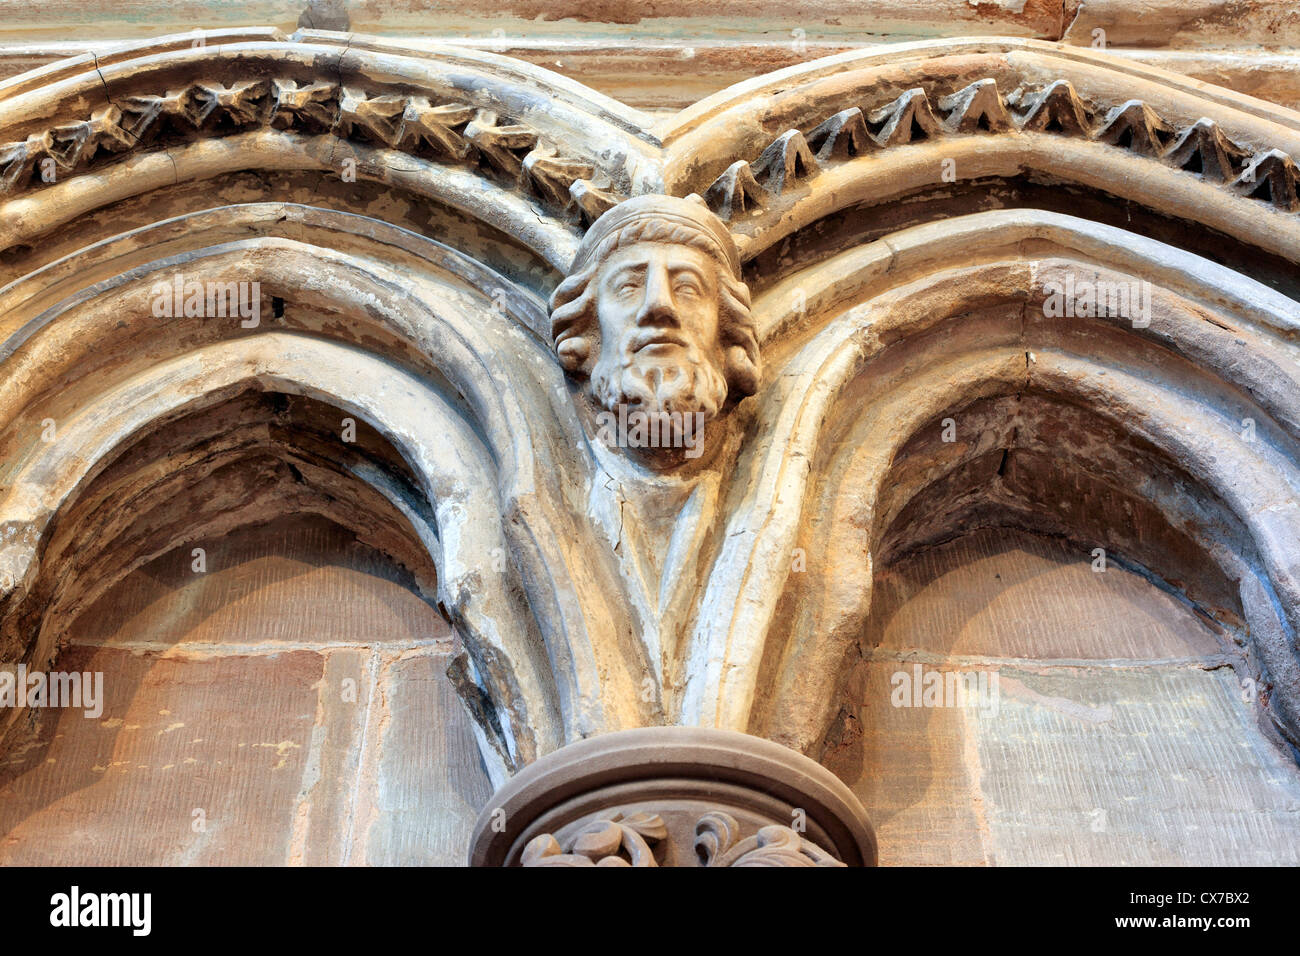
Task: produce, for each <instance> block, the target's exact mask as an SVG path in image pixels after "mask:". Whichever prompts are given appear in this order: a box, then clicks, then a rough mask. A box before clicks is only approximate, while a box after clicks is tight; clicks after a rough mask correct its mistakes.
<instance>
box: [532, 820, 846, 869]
mask: <svg viewBox="0 0 1300 956" xmlns="http://www.w3.org/2000/svg"><path fill="white" fill-rule="evenodd" d="M739 832H740V824H739V823H738V822H737V821H736V819H735V817H733V816H731V815H730V814H729V813H724V812H723V811H721V810H710V811H709V812H707V813H705V814H704V815H703V816H702V817H700V819H699V822H698V823H697V824H696V825H695V851H696V858H697V859H698V860H699V861H700V865H702V866H707V867H715V868H718V867H751V866H827V867H843V866H844V864H843V863H841V862H840V861H839V860H837V859H835V857H834V856H832V855H831V854H829V853H827V852H826V851H825V850H823V849H822V848H821V847H819V846H817V844H815V843H813V842H812V841H811V840H807V839H805V838H804V837H802V836H800V835H799V834H798V833H796V832H795V831H794V830H793V829H791V828H790V827H786V826H778V825H775V824H773V825H771V826H765V827H763V828H761V829H760V830H759V831H758V832H757V833H755V834H754V835H752V836H749V837H746V838H744V839H740V838H739V836H738V834H739ZM668 839H670V835H669V830H668V827H667V825H666V824H665V823H664V820H663V818H662V817H661V816H659V815H658V814H653V813H645V812H639V813H633V814H628V815H624V814H623V813H622V812H621V811H617V810H616V811H614V812H613V813H611V814H609V815H608V816H604V817H601V818H600V819H597V820H593V821H592V822H590V823H588V824H586V825H585V826H583V827H582V828H581V829H580V830H579V831H578V832H577V833H575V834H574V835H573V836H571V837H570V838H569V839H568V841H567V846H561V844H560V841H559V840H557V839H556V838H555V836H554V835H553V834H550V833H543V834H541V835H539V836H536V837H533V839H532V840H530V841H529V842H528V845H527V846H526V847H525V848H524V852H523V854H522V856H521V857H520V865H522V866H525V867H539V866H605V867H609V866H630V867H658V866H659V863H658V861H657V860H656V859H655V854H654V845H655V844H659V843H662V842H663V841H665V840H668Z"/></svg>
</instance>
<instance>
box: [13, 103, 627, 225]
mask: <svg viewBox="0 0 1300 956" xmlns="http://www.w3.org/2000/svg"><path fill="white" fill-rule="evenodd" d="M257 128H270V129H276V130H282V131H295V132H299V133H305V134H334V135H336V136H339V137H340V138H343V139H348V140H353V141H358V142H365V143H372V144H376V145H378V146H382V147H384V148H387V149H392V150H398V151H400V152H403V153H406V154H408V155H410V156H413V157H417V158H420V159H425V160H429V161H432V162H438V163H451V164H458V165H470V166H476V167H478V168H482V169H484V170H486V171H487V172H488V173H489V174H491V175H494V176H496V177H498V178H503V179H505V180H507V181H509V182H510V183H511V184H512V185H516V186H518V187H520V188H521V189H523V190H525V191H526V192H529V193H531V194H532V195H534V196H536V197H537V198H538V199H539V200H541V201H542V202H544V203H546V204H548V205H551V206H555V207H558V208H559V209H560V210H561V211H562V212H567V213H570V214H573V215H580V216H581V217H582V218H583V219H584V220H585V221H587V222H590V221H593V220H594V219H596V218H597V217H598V216H599V215H600V214H601V213H602V212H604V211H605V210H606V209H608V208H609V207H610V206H612V205H614V204H615V203H617V202H618V201H619V200H620V199H621V198H623V197H622V196H620V195H618V193H617V192H616V191H615V190H614V189H613V188H612V186H611V185H610V183H609V181H608V180H607V179H604V178H602V177H598V176H597V172H596V167H595V166H594V165H593V164H592V163H589V162H587V161H585V160H583V159H581V158H578V157H573V156H566V155H565V154H564V153H563V151H562V150H561V149H560V148H559V147H558V146H557V145H555V144H551V143H547V142H545V141H544V140H543V139H542V137H541V135H540V134H539V133H538V132H537V130H535V129H533V128H532V127H530V126H527V125H525V124H524V123H521V122H519V121H518V120H515V119H512V118H510V117H507V116H502V115H499V114H498V113H496V112H494V111H492V110H486V109H480V108H477V107H474V106H471V105H468V104H464V103H432V102H430V101H429V99H428V98H427V97H423V96H417V95H407V94H400V93H399V94H391V93H375V92H372V91H369V90H365V89H360V88H357V87H353V86H350V85H347V84H344V85H339V84H336V83H330V82H313V83H303V84H300V83H298V82H296V81H294V80H291V79H272V80H253V81H246V82H236V83H233V84H231V85H225V84H223V83H217V82H196V83H192V84H190V85H189V86H187V87H184V88H183V89H180V90H169V91H168V92H166V93H162V94H156V95H155V94H144V95H139V94H137V95H132V96H126V97H122V98H120V99H118V100H117V101H115V102H112V103H110V104H108V105H105V106H101V107H100V108H98V109H96V110H95V111H94V112H93V113H92V114H91V116H90V118H89V119H87V120H84V121H81V122H77V123H68V124H64V125H60V126H55V127H52V128H50V129H48V130H46V131H44V132H42V133H37V134H33V135H30V136H28V137H27V138H26V139H23V140H19V141H16V142H10V143H3V144H0V195H14V194H17V193H21V192H23V191H25V190H28V189H33V188H36V187H38V186H40V185H41V184H42V183H43V182H45V181H47V180H46V178H43V176H42V164H43V163H45V161H46V160H49V161H52V163H53V167H54V177H52V178H53V179H55V180H56V181H57V180H59V179H63V178H65V177H66V176H67V175H68V174H74V175H75V174H79V173H84V172H87V171H91V170H94V169H97V168H100V167H102V166H104V165H106V164H108V163H110V162H112V161H113V159H114V158H115V157H116V156H118V155H120V154H125V153H129V152H132V151H134V150H137V149H142V148H145V147H147V146H149V145H150V144H152V143H155V142H158V141H160V140H164V141H165V140H166V139H167V138H168V137H175V136H180V137H192V136H195V135H196V134H197V135H199V136H205V135H206V136H216V135H223V134H228V133H233V132H245V131H251V130H254V129H257Z"/></svg>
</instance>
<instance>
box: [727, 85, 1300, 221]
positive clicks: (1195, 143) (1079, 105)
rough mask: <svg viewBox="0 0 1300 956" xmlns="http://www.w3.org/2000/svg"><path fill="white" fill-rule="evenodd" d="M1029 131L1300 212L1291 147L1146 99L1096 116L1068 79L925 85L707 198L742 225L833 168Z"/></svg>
mask: <svg viewBox="0 0 1300 956" xmlns="http://www.w3.org/2000/svg"><path fill="white" fill-rule="evenodd" d="M1022 130H1023V131H1026V132H1039V133H1052V134H1058V135H1062V136H1071V137H1079V138H1083V139H1086V140H1090V141H1093V142H1098V143H1104V144H1107V145H1110V146H1114V147H1116V148H1119V149H1124V150H1127V151H1129V152H1132V153H1136V154H1138V155H1140V156H1145V157H1149V158H1152V159H1155V160H1157V161H1160V162H1163V163H1165V164H1167V165H1169V166H1172V167H1175V168H1178V169H1184V170H1188V171H1189V172H1192V173H1195V174H1197V175H1199V176H1200V177H1201V178H1202V179H1204V180H1206V181H1209V182H1213V183H1219V184H1222V185H1223V186H1224V188H1226V189H1229V190H1232V191H1233V192H1235V193H1237V194H1239V195H1241V196H1245V197H1248V198H1252V199H1257V200H1261V201H1264V202H1267V203H1270V204H1271V205H1272V206H1273V207H1275V208H1277V209H1280V210H1283V211H1285V212H1296V211H1298V210H1300V197H1298V193H1300V168H1298V167H1297V166H1296V163H1295V160H1294V159H1292V157H1291V156H1290V155H1288V154H1287V153H1285V152H1283V151H1282V150H1279V149H1269V150H1264V151H1262V152H1252V151H1251V150H1250V149H1248V148H1246V147H1244V146H1242V145H1240V144H1238V143H1236V142H1234V141H1233V140H1232V139H1230V138H1229V137H1228V136H1227V135H1226V134H1225V133H1224V132H1223V130H1222V129H1221V128H1220V127H1219V125H1218V124H1217V123H1215V122H1214V121H1213V120H1209V119H1201V120H1198V121H1197V122H1195V123H1193V124H1191V125H1190V126H1187V127H1185V128H1182V129H1178V128H1176V127H1174V126H1173V125H1171V124H1169V123H1167V122H1165V121H1164V120H1163V119H1162V118H1161V117H1160V116H1159V115H1157V113H1156V112H1155V111H1154V110H1153V109H1151V107H1149V106H1148V105H1146V104H1145V103H1143V102H1142V101H1140V100H1129V101H1127V102H1125V103H1121V104H1119V105H1116V106H1112V107H1109V108H1099V109H1094V108H1091V107H1089V106H1088V105H1087V104H1086V103H1085V102H1084V101H1083V100H1082V99H1081V98H1080V97H1079V95H1078V94H1077V93H1076V92H1075V89H1074V87H1073V86H1072V85H1071V84H1070V82H1069V81H1067V80H1057V81H1056V82H1054V83H1051V84H1049V85H1048V86H1046V87H1044V88H1042V89H1039V90H1035V91H1032V92H1030V91H1026V90H1025V89H1023V88H1019V89H1016V90H1015V91H1013V92H1012V93H1011V94H1009V95H1008V96H1006V97H1005V98H1004V97H1003V96H1002V95H1001V94H1000V93H999V92H998V88H997V83H996V82H995V81H994V80H992V79H983V80H979V81H978V82H976V83H972V84H970V85H969V86H966V87H964V88H962V89H960V90H958V91H957V92H955V93H952V94H949V95H947V96H940V97H937V98H936V100H935V102H934V103H933V104H932V103H931V97H930V95H928V94H927V93H926V91H925V90H923V89H921V88H920V87H917V88H915V89H910V90H908V91H906V92H905V93H903V94H901V95H900V96H898V97H896V98H895V99H894V100H893V101H891V102H889V103H885V104H883V105H880V106H877V107H874V108H866V109H864V108H861V107H857V106H854V107H850V108H848V109H843V110H840V111H839V112H837V113H835V114H834V115H832V116H831V117H829V118H828V119H826V120H825V121H823V122H822V123H820V124H818V125H817V126H816V127H814V128H813V129H811V130H807V131H803V130H797V129H792V130H787V131H786V132H784V133H782V134H781V135H780V136H778V137H777V138H776V139H775V140H773V141H772V143H771V144H770V145H768V146H767V147H766V148H765V149H764V150H763V151H762V152H761V153H760V154H759V156H758V157H757V158H756V159H754V160H751V161H746V160H738V161H737V162H735V163H732V164H731V165H730V166H728V167H727V169H726V170H725V171H724V172H723V173H722V174H721V175H720V176H718V178H717V179H716V180H714V182H713V183H712V185H710V186H709V188H708V190H707V191H706V192H705V199H706V200H707V201H708V203H709V205H710V207H711V208H712V209H713V210H714V211H715V212H716V213H717V214H718V215H719V216H720V217H721V218H723V219H726V220H734V219H737V218H739V217H741V216H743V215H744V214H746V213H752V212H753V211H755V210H756V209H757V208H758V207H762V206H764V205H767V204H769V203H770V202H771V201H772V200H773V199H775V198H776V197H779V196H781V194H782V193H783V192H784V191H786V190H788V189H789V188H790V187H791V185H793V184H795V183H797V182H799V181H802V180H808V179H811V178H813V177H814V176H816V174H817V173H818V172H819V171H820V170H821V169H822V167H825V166H829V165H833V164H836V163H842V162H846V161H848V160H853V159H856V158H858V157H861V156H866V155H868V154H871V153H873V152H877V151H880V150H884V149H888V148H890V147H894V146H902V145H907V144H910V143H915V142H919V141H922V140H931V139H936V138H940V137H945V136H957V135H978V134H983V133H1004V132H1017V131H1022Z"/></svg>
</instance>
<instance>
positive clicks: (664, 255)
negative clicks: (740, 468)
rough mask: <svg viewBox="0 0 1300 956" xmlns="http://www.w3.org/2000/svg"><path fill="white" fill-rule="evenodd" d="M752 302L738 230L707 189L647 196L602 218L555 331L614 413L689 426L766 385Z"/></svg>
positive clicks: (574, 272) (557, 296) (573, 370)
mask: <svg viewBox="0 0 1300 956" xmlns="http://www.w3.org/2000/svg"><path fill="white" fill-rule="evenodd" d="M749 303H750V300H749V289H748V288H747V287H746V285H745V283H744V281H743V280H742V279H741V273H740V255H739V253H738V252H737V250H736V244H735V242H734V241H733V240H732V238H731V233H730V232H729V231H728V229H727V227H726V226H725V225H724V224H723V223H722V221H721V220H720V219H718V217H717V216H715V215H714V214H713V213H712V212H711V211H710V210H709V209H708V207H707V206H705V205H704V202H703V201H702V200H701V199H700V198H699V197H698V196H692V197H690V198H687V199H681V198H678V197H675V196H659V195H647V196H637V197H635V198H633V199H629V200H627V201H625V202H623V203H620V204H619V205H617V206H615V207H614V208H612V209H610V210H609V211H608V212H606V213H605V214H604V215H602V216H601V217H600V218H599V219H598V220H596V222H595V223H593V224H592V227H591V229H590V230H589V231H588V232H587V235H586V236H585V237H584V239H583V241H582V244H581V245H580V246H579V248H578V252H577V255H576V256H575V257H574V262H573V266H572V268H571V270H570V275H569V277H568V278H567V279H565V280H564V282H562V283H561V284H560V286H559V287H558V288H557V289H556V290H555V293H554V294H553V295H552V296H551V333H552V336H553V338H554V341H555V351H556V355H557V356H558V357H559V359H560V364H561V365H562V366H563V367H564V369H565V371H567V372H569V373H570V374H572V375H575V376H577V377H579V378H584V377H585V378H586V379H587V380H588V392H589V394H590V395H591V397H592V398H593V399H594V400H595V401H596V402H597V404H599V405H600V406H601V407H603V408H604V409H605V410H606V411H608V412H610V413H613V414H614V415H619V414H620V413H622V414H623V415H624V416H626V415H628V414H630V415H631V416H632V417H633V418H634V419H635V418H636V417H637V416H640V417H642V418H646V419H659V420H661V421H662V422H663V423H664V424H665V425H667V424H668V422H669V419H670V418H671V419H672V422H673V427H674V428H676V427H681V424H682V422H683V421H685V422H686V427H688V428H689V427H691V425H695V426H702V425H703V424H704V423H705V422H707V421H709V420H711V419H712V418H714V417H715V416H717V415H718V414H719V412H721V411H722V409H723V407H724V406H725V404H726V403H727V401H728V400H730V401H733V402H734V401H738V400H739V399H741V398H744V397H745V396H747V395H752V394H753V393H754V392H755V391H756V390H757V388H758V380H759V373H760V359H759V350H758V340H757V337H756V336H755V332H754V324H753V320H752V318H751V316H750V311H749ZM624 420H626V418H624ZM688 437H689V436H688Z"/></svg>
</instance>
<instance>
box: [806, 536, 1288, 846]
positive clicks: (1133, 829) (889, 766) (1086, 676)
mask: <svg viewBox="0 0 1300 956" xmlns="http://www.w3.org/2000/svg"><path fill="white" fill-rule="evenodd" d="M875 597H876V604H875V606H874V607H873V609H872V614H871V618H870V621H869V623H868V626H867V629H866V632H865V633H864V635H863V639H862V648H863V655H864V656H863V657H862V658H861V659H859V660H858V661H857V663H855V664H854V665H853V666H852V670H851V671H850V674H849V676H848V678H847V680H846V683H845V686H844V690H843V692H842V696H841V697H840V701H839V705H840V707H841V710H840V714H839V716H838V718H837V720H836V723H835V726H834V727H833V729H832V732H831V734H830V736H829V737H828V739H827V741H826V748H825V750H824V752H823V753H822V757H821V759H822V761H823V762H824V763H825V764H826V765H827V766H829V767H831V768H832V769H834V770H835V771H836V772H837V773H839V774H840V775H841V776H842V777H844V778H845V779H847V780H850V781H856V782H854V783H853V787H854V792H855V793H857V795H858V796H859V798H860V799H861V800H862V802H863V805H864V806H866V807H870V808H871V814H872V820H873V822H874V823H875V825H876V829H877V835H878V837H879V840H880V861H881V864H882V865H935V864H940V865H949V864H958V865H977V866H978V865H989V866H991V865H1039V866H1043V865H1072V866H1079V865H1082V866H1114V865H1147V866H1160V865H1206V866H1225V865H1226V866H1238V865H1259V864H1263V865H1286V864H1294V862H1295V860H1296V855H1295V853H1294V848H1295V847H1296V846H1297V845H1300V843H1298V841H1297V836H1298V835H1300V780H1298V779H1297V775H1296V772H1295V769H1294V766H1293V765H1292V763H1291V758H1290V755H1289V754H1287V753H1285V752H1284V748H1282V747H1280V746H1279V745H1278V743H1277V742H1276V741H1270V740H1268V739H1267V738H1266V737H1265V736H1264V735H1261V733H1260V732H1259V729H1258V727H1257V726H1256V721H1257V717H1256V715H1255V713H1254V712H1253V704H1252V703H1251V698H1252V691H1253V687H1252V685H1250V684H1247V683H1243V681H1242V678H1241V677H1239V676H1238V674H1237V673H1236V672H1235V671H1234V669H1233V665H1234V664H1236V665H1237V666H1240V663H1241V659H1240V656H1239V654H1235V653H1225V648H1224V647H1223V646H1222V643H1221V640H1220V639H1219V637H1218V636H1217V635H1216V634H1215V633H1214V629H1213V628H1212V627H1211V626H1210V625H1209V624H1208V623H1207V622H1205V621H1204V620H1202V619H1198V618H1197V617H1196V616H1194V615H1193V614H1192V612H1191V611H1190V609H1188V608H1187V607H1186V606H1185V605H1183V604H1181V603H1180V602H1178V601H1177V600H1176V599H1175V598H1173V597H1172V596H1170V595H1168V594H1165V593H1164V592H1161V591H1159V590H1156V589H1153V588H1151V587H1150V586H1149V585H1147V584H1146V582H1144V581H1143V580H1142V579H1141V578H1139V577H1137V576H1136V575H1134V574H1132V573H1131V572H1128V571H1125V570H1123V569H1121V568H1116V567H1113V566H1112V567H1111V568H1109V569H1108V570H1107V571H1106V572H1104V573H1097V572H1094V571H1093V570H1092V559H1091V557H1090V556H1089V555H1088V554H1087V553H1086V552H1085V553H1084V554H1079V553H1078V552H1076V551H1073V550H1071V549H1070V548H1068V547H1065V546H1063V545H1062V544H1061V543H1060V542H1056V541H1051V540H1047V539H1041V538H1036V537H1033V536H1029V535H1025V534H1023V533H1017V532H1004V531H992V530H989V531H980V532H976V533H974V534H972V535H969V536H967V537H963V538H958V539H957V540H955V541H952V542H950V543H948V544H944V545H941V546H939V547H937V548H935V549H933V550H931V551H928V552H925V553H923V554H920V555H916V556H913V557H910V558H907V559H904V560H902V561H900V562H899V563H898V564H897V565H895V566H893V567H890V568H888V569H886V570H885V571H883V572H882V574H881V577H880V580H879V581H878V583H877V587H876V590H875ZM917 666H921V667H922V668H923V669H924V671H925V672H930V671H940V672H944V673H946V672H951V671H960V672H964V673H980V672H985V673H996V674H997V675H998V695H997V706H996V708H989V707H984V706H968V707H952V706H945V707H925V706H921V707H915V706H894V705H893V700H892V697H891V695H892V694H893V693H894V691H895V688H896V687H897V686H898V685H897V684H896V682H895V680H894V677H895V675H897V674H900V673H903V674H907V675H909V676H910V675H911V674H912V672H913V668H915V667H917Z"/></svg>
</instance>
